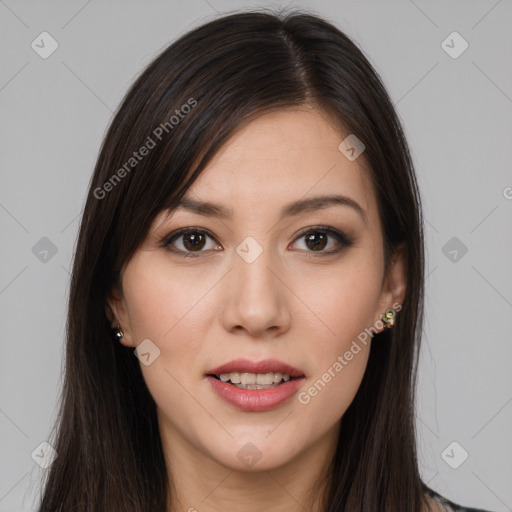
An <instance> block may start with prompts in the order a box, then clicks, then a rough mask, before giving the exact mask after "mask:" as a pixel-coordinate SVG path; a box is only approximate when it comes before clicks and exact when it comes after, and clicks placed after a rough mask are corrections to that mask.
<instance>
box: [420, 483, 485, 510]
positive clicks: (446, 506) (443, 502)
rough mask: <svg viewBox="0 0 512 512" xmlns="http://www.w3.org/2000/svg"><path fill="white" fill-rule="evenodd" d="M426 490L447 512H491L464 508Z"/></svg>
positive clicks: (428, 489)
mask: <svg viewBox="0 0 512 512" xmlns="http://www.w3.org/2000/svg"><path fill="white" fill-rule="evenodd" d="M424 490H425V492H426V493H427V494H428V495H429V496H431V497H432V498H434V499H435V500H436V501H438V502H439V503H441V505H443V508H444V510H445V511H446V512H490V511H489V510H484V509H482V508H469V507H463V506H462V505H457V504H456V503H453V501H450V500H448V499H446V498H444V497H443V496H441V495H439V494H437V492H435V491H433V490H432V489H430V488H428V487H426V486H425V487H424Z"/></svg>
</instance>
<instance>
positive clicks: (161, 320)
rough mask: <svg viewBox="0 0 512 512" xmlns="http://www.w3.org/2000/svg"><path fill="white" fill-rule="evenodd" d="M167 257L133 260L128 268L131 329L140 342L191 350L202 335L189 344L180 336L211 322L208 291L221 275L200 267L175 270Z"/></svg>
mask: <svg viewBox="0 0 512 512" xmlns="http://www.w3.org/2000/svg"><path fill="white" fill-rule="evenodd" d="M166 256H167V255H165V254H163V256H162V255H158V257H154V258H146V259H145V260H143V259H142V258H141V261H137V260H132V262H131V264H130V266H129V267H128V268H127V271H126V273H125V279H124V281H123V290H124V295H125V299H126V304H127V312H128V316H129V319H130V328H131V332H132V333H133V336H134V338H135V341H136V342H139V341H141V340H143V339H145V338H149V339H151V340H153V341H154V342H155V343H157V344H158V345H159V346H161V348H165V347H169V348H170V346H171V345H175V347H176V348H177V349H179V348H180V347H184V346H186V347H187V349H188V350H189V351H191V350H194V348H196V345H198V343H199V341H200V339H201V337H194V336H189V339H188V340H187V345H185V344H184V343H180V338H181V337H182V335H183V334H184V332H188V333H192V332H195V331H196V330H197V329H201V327H203V328H204V326H205V325H207V324H208V322H207V321H206V320H207V318H206V317H207V315H208V313H207V310H206V307H205V306H206V304H207V303H208V300H207V298H208V296H207V294H208V292H209V290H211V289H212V288H213V287H214V285H215V283H216V282H217V281H218V277H216V276H215V275H214V272H205V271H204V270H203V271H202V272H199V267H197V268H198V272H197V273H194V272H191V271H183V270H181V271H180V269H179V268H174V269H173V268H172V266H171V264H170V263H169V261H168V260H167V259H166ZM148 260H149V261H148ZM146 262H147V263H146ZM191 340H192V344H190V341H191ZM194 340H195V341H194Z"/></svg>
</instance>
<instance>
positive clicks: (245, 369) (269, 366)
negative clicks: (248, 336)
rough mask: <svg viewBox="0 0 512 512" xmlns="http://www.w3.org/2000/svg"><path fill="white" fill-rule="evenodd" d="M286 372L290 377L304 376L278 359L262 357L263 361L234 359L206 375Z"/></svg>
mask: <svg viewBox="0 0 512 512" xmlns="http://www.w3.org/2000/svg"><path fill="white" fill-rule="evenodd" d="M232 372H239V373H270V372H279V373H287V374H288V375H289V376H290V377H304V372H301V371H300V370H299V369H297V368H295V367H294V366H291V365H289V364H287V363H284V362H283V361H279V360H278V359H264V360H263V361H251V360H250V359H243V358H240V359H234V360H233V361H230V362H229V363H225V364H223V365H221V366H217V368H212V369H211V370H208V371H207V372H206V375H220V374H221V373H232Z"/></svg>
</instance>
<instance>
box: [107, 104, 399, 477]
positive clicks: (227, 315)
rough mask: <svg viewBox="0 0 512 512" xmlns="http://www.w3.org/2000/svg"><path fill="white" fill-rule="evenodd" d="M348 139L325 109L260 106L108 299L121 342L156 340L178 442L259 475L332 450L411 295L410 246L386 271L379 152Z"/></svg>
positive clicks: (162, 401)
mask: <svg viewBox="0 0 512 512" xmlns="http://www.w3.org/2000/svg"><path fill="white" fill-rule="evenodd" d="M348 135H349V134H348V133H347V134H344V135H343V134H340V133H339V131H338V130H336V129H335V128H334V126H333V125H332V124H330V123H329V122H328V120H327V119H326V118H325V117H324V116H323V115H322V114H321V113H320V112H319V111H317V110H313V109H306V108H304V109H285V110H280V111H278V112H274V113H270V114H265V115H262V116H260V117H257V118H255V119H254V120H253V121H252V122H250V123H249V124H248V125H246V126H245V127H244V128H242V129H241V130H240V131H239V132H237V134H236V135H235V136H233V137H232V138H231V139H230V140H229V141H228V142H227V143H226V144H225V145H224V146H223V147H222V149H221V150H220V151H219V152H218V153H217V155H216V156H215V158H214V159H213V160H212V161H211V162H210V163H209V165H208V166H207V168H206V169H205V170H204V172H203V173H202V174H201V175H200V176H199V178H198V179H197V180H196V182H195V183H194V185H193V186H192V187H191V188H190V189H189V190H188V192H187V193H186V199H188V201H189V202H188V203H186V204H184V205H183V206H182V207H180V208H178V209H176V210H174V211H172V212H163V213H162V214H161V215H159V216H158V217H157V218H156V219H155V221H154V223H153V225H152V227H151V230H150V232H149V234H148V236H147V238H146V240H145V241H144V243H143V244H142V245H141V247H140V248H139V249H138V251H137V252H136V253H135V255H134V257H133V258H132V259H131V260H130V261H129V263H128V264H127V265H126V266H125V267H124V269H123V273H122V292H115V293H114V294H113V296H112V298H111V299H109V304H110V306H111V308H112V310H113V312H114V314H115V316H116V317H117V319H118V322H119V324H120V325H121V327H122V329H123V332H124V338H123V340H122V343H123V344H124V345H126V346H129V347H136V346H138V345H139V344H141V343H143V345H141V346H140V347H139V350H138V357H139V359H140V364H141V369H142V372H143V375H144V378H145V381H146V383H147V386H148V388H149V391H150V392H151V394H152V396H153V397H154V400H155V402H156V405H157V410H158V417H159V426H160V431H161V435H162V440H163V442H164V445H165V446H166V447H169V450H170V451H172V450H175V451H180V452H181V453H183V454H185V453H188V454H189V455H191V456H192V454H194V455H195V456H197V454H200V456H201V457H206V458H208V459H210V461H214V462H216V463H219V464H221V465H223V466H224V467H228V468H231V469H237V470H244V471H248V470H252V468H254V469H255V470H268V469H271V468H277V467H279V466H282V465H284V464H287V463H291V462H293V461H294V460H298V457H300V456H301V455H303V454H304V453H306V452H311V450H312V449H314V448H315V446H322V445H325V443H327V444H330V446H331V448H332V446H333V443H334V442H335V439H337V434H338V426H339V421H340V418H341V417H342V415H343V414H344V412H345V411H346V409H347V408H348V406H349V405H350V403H351V402H352V400H353V398H354V396H355V394H356V391H357V389H358V387H359V385H360V383H361V379H362V377H363V374H364V371H365V368H366V364H367V359H368V354H369V348H370V336H369V334H368V333H369V332H376V331H381V330H382V328H383V325H382V322H381V320H380V318H381V316H382V315H383V314H384V313H385V312H386V311H387V310H388V309H390V308H392V307H393V306H394V307H395V309H396V307H397V304H400V303H401V301H402V299H403V296H404V291H405V287H404V279H405V278H404V273H405V270H404V264H403V260H402V258H401V257H399V258H397V259H396V263H395V264H394V265H393V266H392V267H391V268H390V269H385V268H384V254H383V238H382V231H381V224H380V219H379V215H378V211H377V203H376V196H375V192H374V190H373V187H372V184H371V182H370V179H369V175H368V173H367V171H366V170H365V169H364V167H363V165H364V162H363V159H364V152H363V153H362V155H361V156H359V157H358V158H356V159H355V160H350V159H349V158H347V156H346V155H347V154H348V155H350V154H351V152H350V150H348V151H346V152H342V151H341V150H340V149H338V146H339V145H340V143H341V142H342V141H343V140H344V139H345V138H346V137H347V136H348ZM328 196H329V197H331V199H332V200H329V199H328ZM334 198H337V199H334ZM203 203H208V205H206V204H205V205H203ZM294 203H296V204H294ZM214 205H215V206H214ZM184 228H186V231H187V232H186V233H183V232H181V233H177V232H178V230H183V229H184ZM113 325H117V322H113ZM366 329H367V331H365V330H366ZM370 329H372V330H371V331H370ZM374 342H375V343H378V339H376V340H375V341H374ZM240 359H243V360H245V362H241V363H240V362H236V360H240ZM269 360H271V361H269ZM233 361H234V362H233ZM232 362H233V363H232ZM258 363H261V364H260V365H259V366H258ZM222 366H224V368H220V367H222ZM290 367H293V368H294V369H295V370H291V369H290ZM213 374H216V376H213ZM221 374H222V375H221ZM243 374H245V375H243ZM255 374H257V375H255ZM285 374H288V375H290V380H289V381H285V379H287V375H285ZM292 377H294V378H292ZM227 379H229V381H228V380H227ZM236 381H239V384H238V386H237V385H235V384H236ZM255 381H256V383H258V385H260V386H263V389H250V388H253V387H254V386H255V385H254V384H251V383H254V382H255ZM271 382H272V384H270V383H271ZM241 385H244V386H241ZM269 386H272V387H269ZM243 387H248V388H249V389H243Z"/></svg>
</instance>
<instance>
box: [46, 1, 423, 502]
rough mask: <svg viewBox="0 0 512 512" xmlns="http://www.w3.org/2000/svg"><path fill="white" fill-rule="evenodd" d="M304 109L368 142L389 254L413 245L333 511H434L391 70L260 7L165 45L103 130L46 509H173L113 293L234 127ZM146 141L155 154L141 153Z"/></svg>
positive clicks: (84, 228) (342, 462) (410, 189)
mask: <svg viewBox="0 0 512 512" xmlns="http://www.w3.org/2000/svg"><path fill="white" fill-rule="evenodd" d="M301 105H311V106H313V107H315V108H318V109H319V110H321V111H322V112H324V113H326V114H327V115H329V116H331V117H332V118H333V119H335V120H337V121H338V122H339V126H340V127H344V130H345V133H346V134H348V133H352V134H355V135H356V136H357V137H358V138H359V139H360V140H361V141H362V142H363V143H364V145H365V147H366V149H365V151H364V154H363V155H362V157H361V158H363V157H364V162H365V164H366V166H367V168H368V172H369V174H370V176H371V179H372V182H373V184H374V187H375V191H376V194H377V198H378V206H379V212H380V216H381V221H382V226H383V234H384V239H385V247H384V250H385V256H386V262H387V263H389V261H390V258H391V257H392V254H393V249H394V248H396V247H397V245H398V244H400V243H404V244H405V245H406V247H407V263H408V264H407V292H406V297H405V300H404V303H403V307H402V310H401V312H400V314H399V316H398V319H397V322H396V324H395V327H394V328H393V329H392V330H388V331H385V332H383V333H381V334H378V335H376V336H377V337H378V342H376V343H373V344H372V346H371V351H370V356H369V361H368V366H367V369H366V372H365V375H364V378H363V381H362V383H361V386H360V388H359V390H358V392H357V394H356V397H355V399H354V400H353V402H352V404H351V405H350V407H349V408H348V410H347V411H346V413H345V414H344V415H343V418H342V420H341V429H340V432H341V434H340V437H339V441H338V447H337V450H336V452H335V453H333V459H332V464H331V466H330V467H328V468H326V470H327V474H328V475H329V478H330V485H329V486H328V488H326V493H325V494H326V496H325V512H335V511H336V512H341V511H365V512H377V511H379V512H384V511H392V512H399V511H402V512H406V511H407V512H410V511H411V510H415V511H418V510H422V509H423V507H424V506H425V503H424V494H423V490H422V486H423V484H422V482H421V480H420V476H419V471H418V461H417V456H416V440H415V429H414V425H415V414H414V390H415V384H416V372H417V359H418V352H419V343H420V332H421V324H422V311H423V285H424V269H423V266H424V255H423V251H424V249H423V234H422V229H423V228H422V220H421V208H420V199H419V195H418V191H417V185H416V178H415V174H414V169H413V163H412V159H411V156H410V153H409V150H408V146H407V143H406V140H405V136H404V134H403V131H402V128H401V125H400V122H399V120H398V118H397V114H396V112H395V111H394V108H393V104H392V102H391V100H390V98H389V96H388V94H387V92H386V90H385V87H384V85H383V84H382V82H381V80H380V78H379V76H378V75H377V73H376V72H375V70H374V69H373V67H372V65H371V64H370V63H369V61H368V60H367V58H366V57H365V56H364V54H363V52H362V51H361V50H360V49H359V48H358V47H357V46H356V44H354V42H352V41H351V39H349V37H347V36H346V35H345V34H344V33H343V32H341V31H340V30H339V29H337V28H335V27H334V26H333V25H332V24H330V23H328V22H327V21H325V20H323V19H321V18H320V17H317V16H315V15H312V14H308V13H304V12H291V13H290V12H289V13H283V12H268V11H258V12H241V13H235V14H230V15H226V16H223V17H220V18H218V19H215V20H214V21H211V22H208V23H206V24H203V25H202V26H200V27H198V28H196V29H194V30H192V31H190V32H189V33H187V34H186V35H184V36H183V37H181V38H180V39H178V40H177V41H176V42H174V43H173V44H172V45H171V46H169V47H168V48H167V49H165V50H164V51H163V52H162V53H161V54H160V55H159V56H158V57H157V58H155V59H154V60H153V61H152V62H151V63H150V64H149V65H148V66H147V68H146V69H145V70H144V71H143V73H142V74H141V75H140V77H139V78H138V79H137V80H136V81H135V83H134V84H133V85H132V87H131V88H130V90H129V91H128V92H127V94H126V96H125V98H124V99H123V101H122V103H121V105H120V107H119V108H118V110H117V112H116V114H115V116H114V118H113V120H112V122H111V125H110V128H109V130H108V132H107V134H106V136H105V138H104V141H103V144H102V147H101V150H100V152H99V156H98V159H97V164H96V167H95V170H94V174H93V176H92V180H91V183H90V189H89V195H88V197H87V201H86V204H85V209H84V212H83V217H82V221H81V225H80V231H79V237H78V242H77V247H76V254H75V259H74V265H73V271H72V278H71V286H70V296H69V311H68V321H67V342H66V361H65V372H64V383H63V388H62V396H61V401H60V404H61V405H60V411H59V417H58V420H57V422H56V425H55V427H54V430H53V431H52V434H55V439H54V440H53V441H52V442H51V444H52V445H53V446H54V448H55V449H56V451H57V453H58V457H57V458H56V459H55V461H54V462H53V464H52V466H51V468H50V469H49V470H48V474H47V479H46V481H45V483H44V491H43V493H42V494H43V495H42V501H41V504H40V508H39V512H59V511H65V512H71V511H76V512H85V511H94V512H98V511H101V512H119V511H120V510H122V511H123V512H150V511H151V512H154V511H159V512H161V511H164V510H166V503H167V496H168V494H169V492H170V491H169V487H168V486H169V483H168V475H167V473H166V466H165V460H164V456H163V453H162V446H161V440H160V436H159V431H158V425H157V418H156V409H155V403H154V400H153V398H152V396H151V395H150V393H149V391H148V389H147V387H146V384H145V382H144V379H143V377H142V373H141V370H140V366H139V361H138V359H137V358H136V357H134V355H133V352H132V351H131V350H127V349H126V347H124V346H122V345H121V344H119V343H116V342H115V341H113V339H112V333H111V327H110V324H109V321H108V319H107V318H106V314H105V304H106V297H107V295H108V293H109V292H110V290H111V289H112V287H113V286H114V285H116V284H117V283H118V279H119V269H121V268H122V266H123V265H124V264H126V263H127V262H128V261H129V260H130V258H131V256H132V255H133V254H134V252H135V251H136V250H137V248H138V247H139V245H140V244H141V243H142V241H143V240H144V239H145V237H146V234H147V231H148V228H149V227H150V225H151V223H152V221H153V220H154V219H155V217H156V215H157V214H158V213H160V212H162V211H163V210H165V209H172V208H173V207H174V205H175V204H176V203H177V201H179V199H180V198H181V197H182V196H183V195H184V193H185V192H186V191H187V189H188V188H189V187H190V186H191V185H192V183H193V182H194V180H195V179H196V178H197V176H198V175H199V174H200V173H201V171H202V170H203V169H204V168H205V166H206V164H207V163H208V162H209V161H210V159H211V158H212V156H213V155H214V154H215V153H216V152H217V151H218V150H219V148H220V147H221V145H222V144H223V143H225V142H226V140H227V139H228V137H230V136H231V135H233V133H234V132H235V130H237V129H239V128H240V127H241V126H243V125H244V124H245V123H247V122H250V120H251V119H253V118H254V116H256V115H260V114H262V113H265V112H270V111H272V110H276V109H281V108H286V107H293V106H301ZM157 134H158V135H159V136H157ZM340 137H341V134H340ZM150 140H151V141H152V143H153V144H154V145H152V144H151V142H150ZM341 140H342V139H341V138H340V142H341ZM143 146H145V147H146V148H147V149H148V151H146V152H145V153H146V154H145V156H144V157H143V158H140V159H138V158H137V159H135V157H134V151H138V150H139V148H142V147H143ZM141 153H142V151H141Z"/></svg>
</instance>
